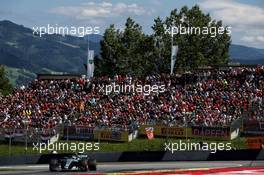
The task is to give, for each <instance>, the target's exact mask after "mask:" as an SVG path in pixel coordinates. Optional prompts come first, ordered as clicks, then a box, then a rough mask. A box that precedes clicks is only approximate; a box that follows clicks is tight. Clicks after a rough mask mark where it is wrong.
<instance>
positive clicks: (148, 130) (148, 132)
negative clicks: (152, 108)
mask: <svg viewBox="0 0 264 175" xmlns="http://www.w3.org/2000/svg"><path fill="white" fill-rule="evenodd" d="M145 130H146V135H147V137H148V139H149V140H152V139H154V128H153V127H148V128H145Z"/></svg>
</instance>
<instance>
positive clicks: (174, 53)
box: [171, 46, 178, 74]
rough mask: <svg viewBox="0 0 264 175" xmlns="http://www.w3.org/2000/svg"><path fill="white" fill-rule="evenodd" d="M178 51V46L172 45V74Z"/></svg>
mask: <svg viewBox="0 0 264 175" xmlns="http://www.w3.org/2000/svg"><path fill="white" fill-rule="evenodd" d="M177 52H178V46H172V47H171V74H173V69H174V65H175V62H176V56H177Z"/></svg>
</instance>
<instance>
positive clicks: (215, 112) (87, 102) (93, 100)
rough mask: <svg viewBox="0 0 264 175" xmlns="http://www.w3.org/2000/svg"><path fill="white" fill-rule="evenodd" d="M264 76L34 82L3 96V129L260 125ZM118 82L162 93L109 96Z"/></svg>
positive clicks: (253, 71)
mask: <svg viewBox="0 0 264 175" xmlns="http://www.w3.org/2000/svg"><path fill="white" fill-rule="evenodd" d="M263 77H264V67H255V68H245V67H237V68H229V69H226V70H219V69H217V70H214V69H208V70H200V71H196V72H188V73H185V74H181V75H168V74H162V75H152V76H147V77H145V78H143V79H140V78H134V77H131V76H115V77H114V78H109V77H96V78H92V79H90V80H87V79H83V78H80V79H71V80H34V81H33V82H32V83H31V84H29V85H28V86H26V87H21V88H18V89H16V90H14V92H13V93H12V94H10V95H8V96H6V97H1V104H0V126H1V127H2V128H9V127H16V128H23V127H25V126H26V125H27V127H34V128H53V127H55V126H57V125H60V124H64V125H85V126H89V127H109V128H112V127H119V128H123V129H126V128H128V127H130V126H131V125H133V126H136V125H140V124H163V125H168V126H186V125H202V126H228V125H230V124H231V123H232V122H233V121H235V120H236V119H238V118H240V117H242V116H243V115H246V116H247V117H252V118H255V119H259V120H261V118H262V117H263V115H264V114H263V101H262V100H263V98H262V96H263V95H264V94H263ZM113 83H115V85H117V84H118V85H120V86H124V85H136V86H139V85H141V86H145V85H150V86H152V87H153V86H158V89H159V91H155V92H154V91H153V92H149V93H148V94H146V93H145V92H144V90H143V91H138V89H137V90H134V91H128V92H127V91H126V92H124V91H122V92H116V91H112V92H110V93H106V90H107V88H109V85H113ZM161 87H162V88H161ZM160 89H161V90H160Z"/></svg>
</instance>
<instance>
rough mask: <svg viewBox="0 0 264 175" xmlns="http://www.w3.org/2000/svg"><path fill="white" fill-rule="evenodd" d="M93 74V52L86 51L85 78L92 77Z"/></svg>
mask: <svg viewBox="0 0 264 175" xmlns="http://www.w3.org/2000/svg"><path fill="white" fill-rule="evenodd" d="M93 74H94V51H93V50H88V59H87V78H91V77H93Z"/></svg>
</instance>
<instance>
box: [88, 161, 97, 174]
mask: <svg viewBox="0 0 264 175" xmlns="http://www.w3.org/2000/svg"><path fill="white" fill-rule="evenodd" d="M88 168H89V170H90V171H96V160H95V159H90V160H89V161H88Z"/></svg>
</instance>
